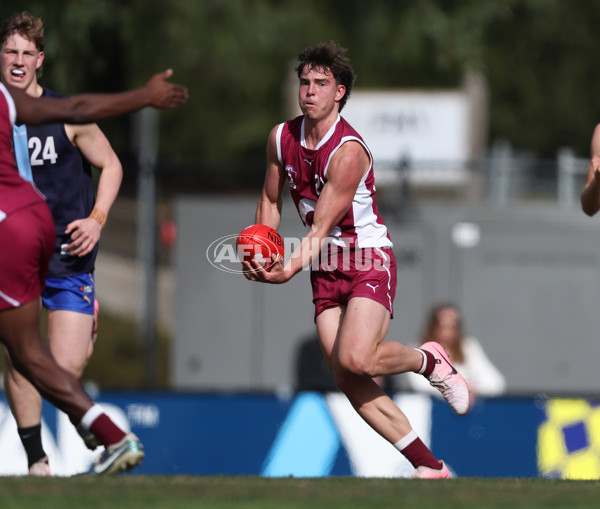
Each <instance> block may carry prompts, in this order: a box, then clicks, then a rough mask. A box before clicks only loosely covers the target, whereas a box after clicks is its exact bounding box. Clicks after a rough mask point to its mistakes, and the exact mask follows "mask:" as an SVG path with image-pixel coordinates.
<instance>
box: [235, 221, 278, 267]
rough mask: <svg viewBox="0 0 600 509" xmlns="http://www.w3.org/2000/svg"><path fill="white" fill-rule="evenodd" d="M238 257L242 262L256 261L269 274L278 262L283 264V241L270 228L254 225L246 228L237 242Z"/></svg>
mask: <svg viewBox="0 0 600 509" xmlns="http://www.w3.org/2000/svg"><path fill="white" fill-rule="evenodd" d="M236 248H237V255H238V258H239V260H240V261H245V262H250V260H256V261H257V262H258V263H260V264H261V265H262V266H263V267H264V268H265V270H266V271H267V272H268V271H269V270H271V267H273V264H274V263H275V261H274V260H273V255H275V256H276V260H279V261H281V262H283V256H284V247H283V239H282V238H281V236H280V235H279V233H277V230H274V229H273V228H271V227H270V226H267V225H264V224H253V225H251V226H248V227H246V228H244V229H243V230H242V231H241V232H240V234H239V235H238V237H237V240H236Z"/></svg>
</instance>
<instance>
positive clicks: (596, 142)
mask: <svg viewBox="0 0 600 509" xmlns="http://www.w3.org/2000/svg"><path fill="white" fill-rule="evenodd" d="M581 208H582V210H583V212H585V213H586V214H587V215H588V216H593V215H594V214H596V212H598V210H600V124H598V125H597V126H596V128H595V129H594V134H593V135H592V143H591V147H590V163H589V165H588V171H587V177H586V181H585V185H584V187H583V191H582V193H581Z"/></svg>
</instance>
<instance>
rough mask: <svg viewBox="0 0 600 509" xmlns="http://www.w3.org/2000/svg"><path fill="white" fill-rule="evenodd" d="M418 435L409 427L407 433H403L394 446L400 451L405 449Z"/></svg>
mask: <svg viewBox="0 0 600 509" xmlns="http://www.w3.org/2000/svg"><path fill="white" fill-rule="evenodd" d="M417 438H419V436H418V435H417V434H416V433H415V430H413V429H411V430H410V431H409V432H408V434H407V435H404V436H403V437H402V438H401V439H400V440H398V441H397V442H396V443H395V444H394V447H395V448H396V449H398V450H399V451H400V452H402V449H406V448H407V447H408V446H409V445H410V444H412V443H413V442H414V441H415V440H416V439H417Z"/></svg>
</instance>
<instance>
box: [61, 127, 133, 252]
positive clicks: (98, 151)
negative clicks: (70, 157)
mask: <svg viewBox="0 0 600 509" xmlns="http://www.w3.org/2000/svg"><path fill="white" fill-rule="evenodd" d="M65 130H66V132H67V136H68V137H69V139H70V140H71V142H72V143H73V144H74V145H76V146H77V148H79V150H80V151H81V153H82V155H83V157H84V158H85V159H86V160H87V161H88V162H89V163H90V164H91V165H92V166H94V167H96V168H98V169H99V170H100V179H99V180H98V189H97V192H96V202H95V203H94V211H93V213H92V214H91V215H90V216H89V217H83V218H79V219H77V220H75V221H72V222H71V223H69V224H68V225H67V228H66V230H65V233H67V234H71V239H72V242H71V243H70V244H69V246H67V249H68V250H69V252H70V253H71V254H72V255H74V256H85V255H87V254H88V253H90V252H91V251H92V250H93V249H94V246H95V245H96V244H97V243H98V241H99V240H100V235H101V231H102V227H103V225H104V222H105V221H106V217H107V216H108V214H109V212H110V209H111V207H112V205H113V203H114V201H115V199H116V198H117V194H118V193H119V188H120V187H121V182H122V180H123V168H122V166H121V161H119V158H118V156H117V154H115V152H114V150H113V148H112V146H111V145H110V142H109V141H108V139H107V138H106V136H105V135H104V133H103V132H102V131H101V130H100V128H99V127H98V125H97V124H84V125H68V124H67V125H65Z"/></svg>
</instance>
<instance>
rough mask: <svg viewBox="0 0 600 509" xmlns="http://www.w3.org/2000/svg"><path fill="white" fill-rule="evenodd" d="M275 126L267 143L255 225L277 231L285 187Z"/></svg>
mask: <svg viewBox="0 0 600 509" xmlns="http://www.w3.org/2000/svg"><path fill="white" fill-rule="evenodd" d="M276 136H277V126H275V127H274V128H273V129H272V130H271V133H270V134H269V140H268V143H267V171H266V174H265V182H264V185H263V190H262V193H261V195H260V198H259V199H258V206H257V208H256V216H255V221H254V222H255V224H266V225H267V226H270V227H271V228H274V229H275V230H277V229H278V228H279V223H280V221H281V207H282V194H283V188H284V185H285V175H284V172H283V167H282V166H281V164H280V163H279V160H278V158H277V142H276Z"/></svg>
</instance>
